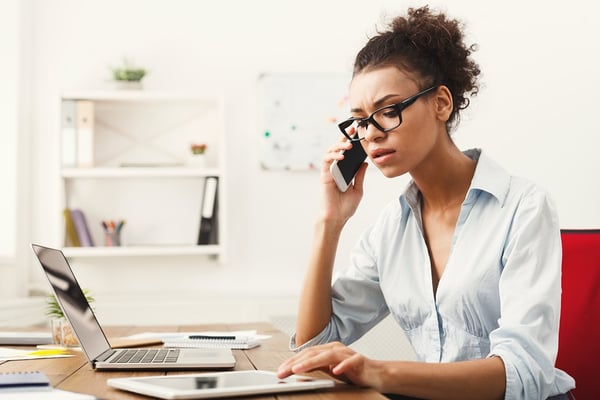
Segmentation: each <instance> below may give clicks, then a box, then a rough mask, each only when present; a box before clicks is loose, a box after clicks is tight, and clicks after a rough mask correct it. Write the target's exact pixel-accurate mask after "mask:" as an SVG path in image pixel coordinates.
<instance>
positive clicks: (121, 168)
mask: <svg viewBox="0 0 600 400" xmlns="http://www.w3.org/2000/svg"><path fill="white" fill-rule="evenodd" d="M83 100H87V101H91V102H93V105H94V107H93V108H94V124H93V135H94V146H93V149H94V150H93V158H94V163H93V166H92V167H79V166H77V165H75V166H65V165H63V167H62V168H61V183H62V186H63V189H64V190H63V199H62V200H63V201H62V204H63V206H64V208H69V209H81V210H82V211H83V213H84V214H85V216H86V219H87V223H88V226H89V228H90V232H91V236H92V239H93V240H94V246H93V247H64V248H63V251H64V253H65V255H66V256H67V257H70V258H107V257H155V256H178V255H182V256H196V255H199V256H211V257H212V258H215V257H218V258H219V259H222V258H223V257H224V249H225V235H224V229H223V227H224V226H225V218H226V199H225V198H224V190H223V187H224V184H225V173H224V165H225V160H224V153H225V152H224V149H225V145H224V115H223V114H224V113H223V99H222V97H221V96H220V95H206V96H205V95H197V94H189V93H169V92H152V91H144V90H132V91H78V92H68V93H64V94H63V95H62V96H61V99H60V101H61V107H62V102H64V101H75V102H77V101H83ZM60 135H61V137H62V127H61V133H60ZM192 143H205V144H207V146H208V147H207V151H206V166H202V167H198V166H195V165H194V164H193V163H191V162H190V159H191V157H192V156H191V150H190V146H191V144H192ZM208 176H216V177H218V178H219V185H218V192H217V193H218V202H219V206H218V214H217V215H218V224H219V229H218V241H217V244H210V245H198V244H197V241H198V233H199V228H200V209H201V206H202V196H203V187H204V179H205V178H206V177H208ZM110 219H113V220H116V219H124V220H125V221H126V223H125V225H124V228H123V231H122V246H119V247H110V246H104V234H103V230H102V227H101V221H103V220H110ZM61 232H62V235H63V243H64V242H65V241H64V239H65V235H66V233H65V229H64V228H62V227H61Z"/></svg>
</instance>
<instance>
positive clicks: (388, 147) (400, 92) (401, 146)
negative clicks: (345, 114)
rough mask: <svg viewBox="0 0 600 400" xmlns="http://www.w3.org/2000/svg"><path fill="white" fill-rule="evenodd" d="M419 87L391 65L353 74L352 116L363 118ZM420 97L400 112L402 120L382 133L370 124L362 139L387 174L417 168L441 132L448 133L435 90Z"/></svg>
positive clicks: (414, 91)
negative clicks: (439, 109)
mask: <svg viewBox="0 0 600 400" xmlns="http://www.w3.org/2000/svg"><path fill="white" fill-rule="evenodd" d="M422 89H425V88H422V87H419V86H418V85H417V82H416V81H415V79H414V78H413V77H411V76H410V75H408V74H406V73H404V72H402V71H400V70H399V69H397V68H394V67H383V68H378V69H373V70H368V71H366V72H361V73H359V74H357V75H355V76H354V78H353V80H352V83H351V85H350V107H351V112H352V116H353V117H359V118H366V117H369V116H370V115H371V113H372V112H373V111H375V110H377V109H379V108H381V107H384V106H388V105H391V104H395V103H400V102H401V101H403V100H405V99H407V98H408V97H411V96H413V95H415V94H417V93H418V92H419V91H421V90H422ZM436 92H437V90H433V91H432V92H430V93H428V94H426V95H424V96H421V97H420V98H418V99H417V100H416V101H415V102H414V103H413V104H411V105H410V106H408V107H407V108H405V109H404V110H403V111H402V123H401V124H400V126H398V127H397V128H395V129H393V130H391V131H388V132H385V133H384V132H382V131H380V130H378V129H377V128H376V127H375V126H374V125H373V124H369V125H368V127H367V131H366V132H365V139H364V140H363V141H362V142H361V143H362V145H363V147H364V149H365V151H366V152H367V154H368V156H369V158H370V159H371V161H372V163H373V164H374V165H375V166H377V168H379V169H380V170H381V172H382V173H383V174H384V175H385V176H387V177H390V178H391V177H396V176H400V175H403V174H405V173H406V172H410V171H413V170H415V169H417V168H418V167H419V166H420V165H421V163H422V162H423V161H424V160H425V159H426V158H427V156H428V154H430V152H431V151H432V149H433V148H434V146H435V145H436V143H437V142H438V140H439V138H440V137H442V136H441V134H443V135H447V132H446V128H445V123H444V121H440V118H439V116H438V114H437V113H436V105H435V101H434V100H433V99H434V98H435V93H436Z"/></svg>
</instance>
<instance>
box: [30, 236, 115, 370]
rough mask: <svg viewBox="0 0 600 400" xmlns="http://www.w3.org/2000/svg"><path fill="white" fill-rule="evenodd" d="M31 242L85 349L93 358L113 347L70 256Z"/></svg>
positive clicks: (90, 358)
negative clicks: (72, 268)
mask: <svg viewBox="0 0 600 400" xmlns="http://www.w3.org/2000/svg"><path fill="white" fill-rule="evenodd" d="M31 246H32V247H33V251H34V252H35V254H36V255H37V258H38V260H39V261H40V264H41V265H42V268H43V269H44V272H45V273H46V277H47V278H48V281H50V285H51V286H52V289H53V290H54V294H55V295H56V299H57V300H58V303H59V304H60V307H61V308H62V310H63V312H64V314H65V316H66V317H67V320H68V321H69V323H70V324H71V326H72V327H73V331H75V334H76V335H77V339H78V340H79V343H80V344H81V347H82V349H83V351H84V352H85V354H86V356H87V358H88V359H89V360H90V362H92V361H93V360H95V359H96V358H98V356H100V355H101V354H102V353H104V352H105V351H106V350H109V349H110V344H109V343H108V340H107V339H106V336H105V335H104V332H103V331H102V328H101V327H100V324H99V323H98V320H97V319H96V316H95V315H94V312H93V311H92V309H91V307H90V304H89V303H88V301H87V300H86V298H85V295H84V294H83V291H82V290H81V287H80V286H79V283H77V279H75V275H74V274H73V271H72V270H71V267H70V266H69V263H68V262H67V259H66V258H65V256H64V254H63V253H62V251H60V250H57V249H51V248H48V247H44V246H39V245H36V244H32V245H31Z"/></svg>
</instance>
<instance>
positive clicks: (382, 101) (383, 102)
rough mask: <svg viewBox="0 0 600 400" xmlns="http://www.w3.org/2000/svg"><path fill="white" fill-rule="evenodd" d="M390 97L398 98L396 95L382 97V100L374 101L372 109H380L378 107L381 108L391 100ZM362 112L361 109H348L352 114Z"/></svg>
mask: <svg viewBox="0 0 600 400" xmlns="http://www.w3.org/2000/svg"><path fill="white" fill-rule="evenodd" d="M392 97H399V96H398V95H397V94H388V95H385V96H383V97H382V98H380V99H378V100H376V101H375V102H374V103H373V107H374V108H380V107H383V105H384V104H385V102H387V101H388V100H389V99H390V98H392ZM362 111H363V109H362V108H351V109H350V112H354V113H358V112H362Z"/></svg>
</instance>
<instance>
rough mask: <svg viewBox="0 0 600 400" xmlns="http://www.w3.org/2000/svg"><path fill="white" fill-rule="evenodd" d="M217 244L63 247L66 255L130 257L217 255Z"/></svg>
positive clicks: (79, 256)
mask: <svg viewBox="0 0 600 400" xmlns="http://www.w3.org/2000/svg"><path fill="white" fill-rule="evenodd" d="M221 250H222V248H221V246H219V245H204V246H195V245H180V246H166V245H165V246H162V245H156V246H150V245H149V246H121V247H103V246H96V247H65V248H63V253H64V254H65V256H66V257H73V258H97V257H132V256H188V255H190V256H191V255H219V254H220V253H221Z"/></svg>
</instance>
